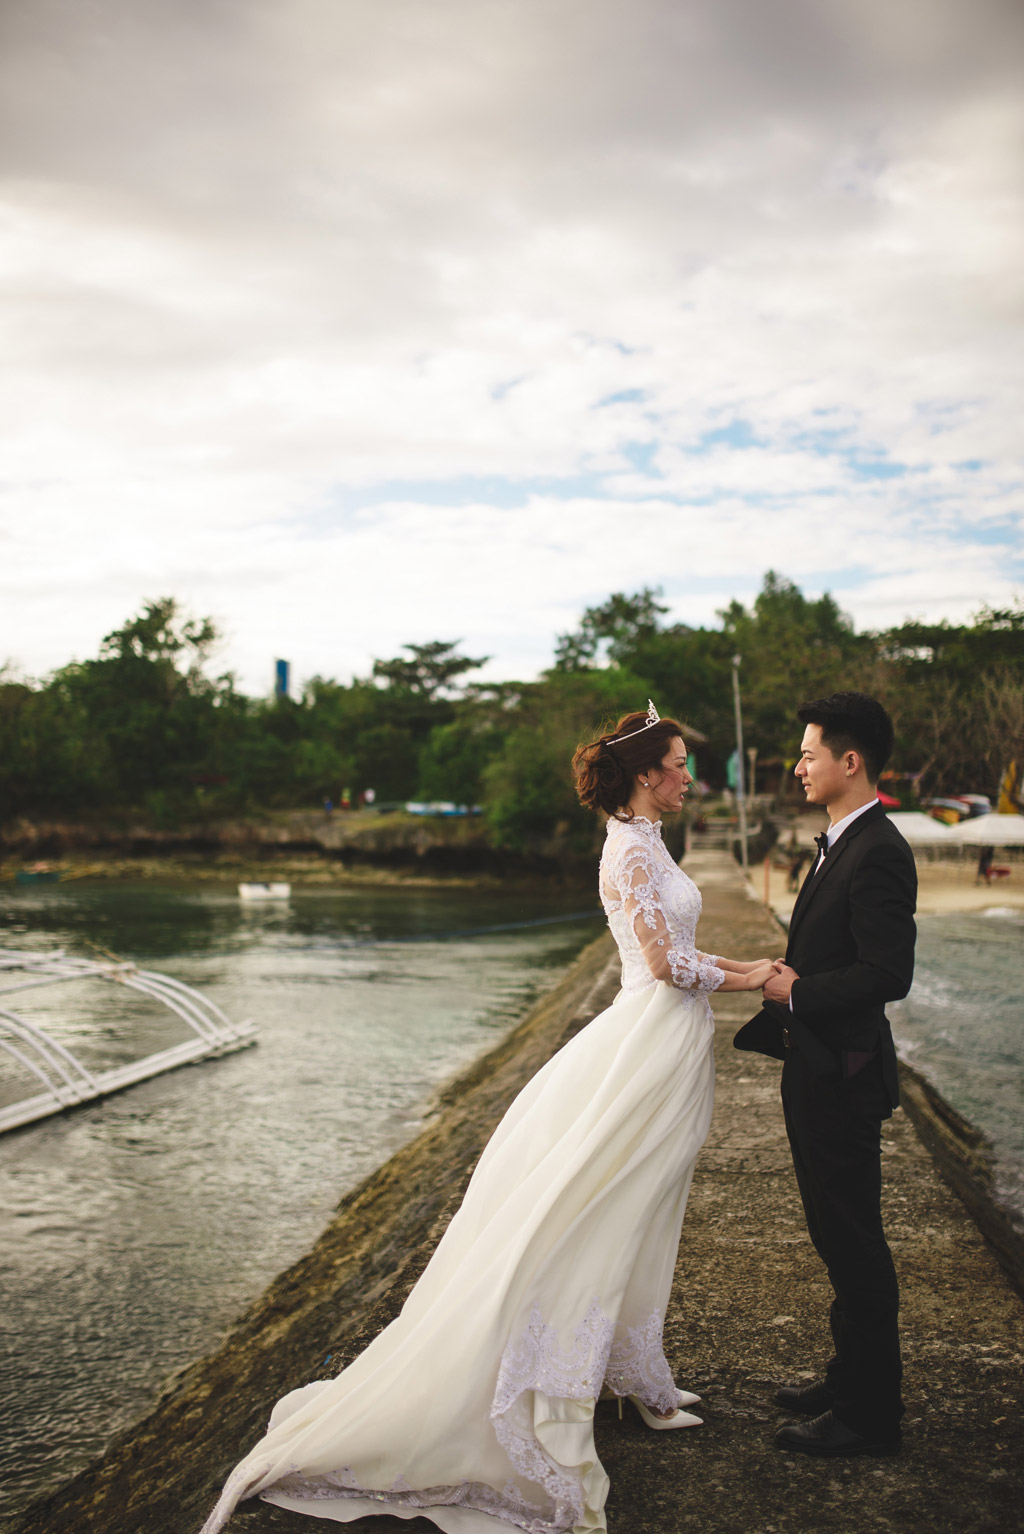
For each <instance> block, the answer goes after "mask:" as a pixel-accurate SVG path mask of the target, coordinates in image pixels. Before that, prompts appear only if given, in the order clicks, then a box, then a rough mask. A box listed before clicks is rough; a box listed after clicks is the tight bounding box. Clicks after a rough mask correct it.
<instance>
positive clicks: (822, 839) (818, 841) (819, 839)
mask: <svg viewBox="0 0 1024 1534" xmlns="http://www.w3.org/2000/svg"><path fill="white" fill-rule="evenodd" d="M814 845H815V846H816V847H817V849H818V851H819V852H820V853H821V855H822V857H823V858H827V857H828V832H827V831H822V833H821V835H820V836H816V837H815V838H814Z"/></svg>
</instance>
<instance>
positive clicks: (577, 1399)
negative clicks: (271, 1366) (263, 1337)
mask: <svg viewBox="0 0 1024 1534" xmlns="http://www.w3.org/2000/svg"><path fill="white" fill-rule="evenodd" d="M601 899H602V903H603V905H604V908H605V911H606V912H607V915H608V921H609V926H610V927H611V930H612V934H613V936H614V938H615V941H616V943H617V944H618V948H619V953H620V956H621V959H622V990H621V991H620V993H619V995H618V996H617V998H616V1000H615V1001H614V1002H613V1003H612V1005H611V1006H610V1007H609V1008H608V1009H607V1010H606V1011H605V1012H602V1013H601V1014H600V1015H599V1016H598V1017H595V1018H594V1020H593V1021H592V1022H591V1023H590V1024H588V1026H587V1027H586V1028H584V1029H583V1030H582V1031H581V1032H580V1033H579V1034H577V1035H576V1037H575V1038H573V1039H572V1040H571V1041H570V1042H569V1043H568V1044H567V1045H566V1046H565V1047H564V1048H563V1049H561V1050H560V1051H559V1052H558V1054H556V1055H555V1056H554V1057H553V1058H552V1059H551V1060H550V1061H549V1062H548V1063H547V1065H545V1066H544V1067H543V1069H542V1070H540V1071H539V1072H538V1073H537V1075H536V1076H534V1078H533V1080H532V1081H531V1082H530V1083H529V1084H528V1085H527V1086H526V1087H525V1088H524V1089H523V1091H522V1092H520V1094H519V1096H518V1097H517V1098H516V1100H515V1101H514V1102H513V1103H512V1105H511V1107H510V1108H509V1110H508V1112H507V1113H506V1114H505V1117H504V1118H503V1119H502V1121H501V1123H500V1124H499V1125H498V1128H497V1129H496V1130H495V1132H494V1135H493V1137H492V1139H491V1141H490V1143H489V1144H488V1146H487V1148H486V1150H485V1151H484V1153H483V1156H482V1157H481V1158H480V1162H479V1164H478V1166H477V1168H476V1171H475V1172H474V1173H473V1177H472V1180H471V1182H470V1184H469V1187H468V1189H467V1190H466V1196H465V1198H464V1200H463V1202H462V1206H461V1208H460V1209H459V1211H458V1213H457V1214H456V1215H455V1217H454V1218H453V1220H452V1221H451V1224H450V1225H449V1226H448V1229H447V1230H446V1232H445V1234H444V1237H443V1238H442V1240H441V1242H440V1244H439V1246H438V1248H437V1250H436V1251H435V1253H434V1255H433V1257H432V1258H431V1260H430V1263H429V1265H428V1267H427V1268H426V1270H425V1272H424V1273H423V1276H422V1277H421V1278H420V1280H419V1282H418V1283H417V1285H416V1287H415V1288H414V1289H413V1291H412V1293H411V1294H410V1296H409V1298H408V1300H407V1301H406V1303H405V1306H404V1308H403V1310H402V1312H401V1314H400V1315H399V1316H398V1317H397V1318H396V1319H395V1320H394V1321H393V1322H392V1323H391V1325H390V1326H388V1327H387V1328H386V1329H385V1330H384V1331H383V1332H381V1334H380V1335H379V1336H378V1337H377V1338H375V1340H374V1341H373V1342H372V1343H371V1344H370V1346H369V1347H368V1348H367V1349H366V1350H365V1352H363V1353H362V1354H360V1356H359V1357H358V1358H357V1359H356V1360H355V1361H354V1362H353V1363H352V1364H351V1365H350V1366H349V1367H348V1368H347V1369H345V1370H344V1371H343V1372H342V1373H341V1374H339V1375H338V1376H337V1378H336V1379H333V1380H326V1381H323V1380H321V1381H316V1382H315V1383H313V1384H311V1385H306V1386H304V1387H303V1388H302V1389H299V1390H295V1391H292V1392H291V1394H290V1395H287V1396H285V1397H284V1398H283V1399H282V1400H281V1401H279V1402H278V1404H277V1406H276V1407H275V1408H274V1411H273V1414H272V1416H271V1419H270V1427H269V1429H268V1431H267V1434H266V1436H265V1437H264V1438H263V1439H262V1440H261V1441H260V1442H259V1443H258V1444H257V1445H256V1447H255V1448H254V1449H253V1450H252V1451H251V1452H250V1453H249V1454H248V1455H247V1456H246V1458H245V1459H244V1460H243V1461H242V1462H241V1464H240V1465H239V1466H238V1467H237V1468H236V1469H235V1471H234V1472H233V1473H232V1475H231V1476H230V1478H229V1480H228V1482H227V1484H226V1486H225V1489H224V1492H223V1494H222V1496H221V1499H220V1501H219V1502H218V1504H217V1507H216V1509H215V1510H214V1512H213V1514H212V1515H211V1517H210V1518H209V1520H208V1521H207V1523H206V1524H205V1525H204V1528H203V1531H202V1534H216V1531H217V1530H220V1529H221V1528H223V1526H224V1524H225V1523H226V1522H227V1521H228V1519H229V1518H230V1516H231V1512H232V1510H233V1509H234V1507H235V1506H236V1504H237V1503H238V1502H240V1501H241V1500H243V1499H244V1498H247V1497H251V1496H254V1495H257V1494H258V1495H261V1496H262V1497H264V1498H265V1500H267V1501H268V1502H273V1503H276V1504H277V1505H278V1506H279V1507H286V1508H292V1509H294V1510H295V1511H296V1512H299V1513H305V1514H306V1515H307V1516H308V1517H312V1518H321V1519H326V1520H328V1521H330V1520H333V1521H334V1522H336V1523H348V1522H351V1521H352V1520H354V1519H357V1518H361V1517H364V1516H366V1515H367V1514H369V1513H377V1514H379V1513H383V1512H388V1513H390V1514H391V1515H392V1516H397V1517H399V1518H415V1517H426V1518H428V1519H430V1520H431V1521H432V1522H433V1523H434V1524H436V1525H437V1527H438V1528H439V1529H441V1530H444V1531H445V1534H509V1529H510V1528H512V1529H520V1530H524V1531H526V1534H569V1531H574V1534H583V1531H585V1530H586V1531H592V1530H602V1529H604V1528H605V1527H606V1524H605V1520H604V1505H605V1500H606V1498H607V1494H608V1478H607V1476H606V1475H605V1473H604V1470H603V1468H602V1466H601V1463H600V1461H599V1460H598V1458H597V1455H596V1453H595V1450H594V1435H593V1416H594V1402H595V1400H596V1398H597V1396H598V1395H599V1394H600V1392H601V1389H602V1386H605V1385H607V1386H608V1387H610V1389H611V1390H612V1391H614V1392H615V1393H616V1394H617V1395H626V1394H631V1395H636V1396H638V1397H639V1398H640V1399H641V1400H642V1401H643V1402H644V1403H645V1404H646V1405H647V1406H649V1407H651V1408H654V1409H656V1410H658V1411H665V1410H669V1409H671V1408H673V1407H674V1406H675V1405H676V1400H677V1398H676V1387H675V1384H674V1381H673V1378H672V1375H671V1372H670V1370H669V1367H668V1364H667V1363H666V1361H665V1357H664V1354H663V1352H662V1328H663V1324H664V1317H665V1309H666V1306H667V1304H668V1299H669V1291H670V1288H671V1284H672V1275H673V1271H674V1268H675V1262H676V1252H677V1247H678V1244H679V1234H680V1229H681V1226H682V1220H683V1212H684V1210H685V1207H686V1199H687V1195H688V1193H689V1190H690V1181H691V1178H692V1175H693V1167H694V1162H695V1160H696V1157H697V1153H698V1151H699V1150H700V1147H701V1145H702V1144H703V1141H704V1139H705V1136H706V1135H707V1131H708V1125H709V1123H710V1119H711V1106H712V1099H713V1095H714V1057H713V1053H712V1038H713V1033H714V1023H713V1019H712V1016H711V1008H710V1006H709V1005H708V1001H707V996H706V992H708V991H711V990H715V989H717V987H718V986H719V985H721V983H722V981H723V979H724V975H723V972H722V971H721V970H720V969H718V968H717V966H716V965H715V963H714V960H713V958H712V957H710V956H708V955H705V954H701V953H698V952H697V950H696V949H695V947H694V936H695V932H696V926H697V919H698V917H699V915H700V894H699V893H698V891H697V888H696V886H695V885H694V884H693V883H692V881H691V880H690V879H688V878H687V877H686V875H685V874H684V873H683V872H682V870H681V869H680V868H678V867H677V865H676V864H675V863H674V862H673V860H672V858H671V856H670V854H669V853H668V851H667V850H666V848H665V845H664V843H663V842H662V839H661V826H660V822H657V823H652V822H651V821H649V820H645V819H643V818H640V817H637V818H635V819H633V820H632V821H630V822H628V823H623V822H620V821H618V820H610V821H609V823H608V833H607V839H606V842H605V849H604V853H603V856H602V859H601Z"/></svg>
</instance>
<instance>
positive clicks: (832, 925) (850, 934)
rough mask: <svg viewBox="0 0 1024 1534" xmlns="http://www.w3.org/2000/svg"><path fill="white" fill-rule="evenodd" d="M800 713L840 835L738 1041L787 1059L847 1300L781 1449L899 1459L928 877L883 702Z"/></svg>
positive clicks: (811, 790) (810, 766) (815, 1234)
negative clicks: (908, 831)
mask: <svg viewBox="0 0 1024 1534" xmlns="http://www.w3.org/2000/svg"><path fill="white" fill-rule="evenodd" d="M797 717H798V718H799V719H800V722H801V723H802V724H803V725H804V726H805V728H804V737H803V741H802V743H801V747H800V760H799V761H798V762H797V765H796V769H795V771H796V776H797V777H798V778H799V779H800V781H801V783H802V784H803V790H804V797H805V799H806V800H807V803H808V804H816V805H822V806H824V808H825V809H827V811H828V816H829V821H830V824H829V828H828V832H827V834H823V835H822V836H820V837H819V838H818V847H819V850H818V854H817V856H816V857H815V859H814V861H813V862H812V864H811V867H810V870H809V872H808V874H807V877H806V879H805V880H804V883H803V886H802V887H801V890H800V893H799V894H798V896H797V899H796V904H795V906H794V907H793V915H792V919H791V922H790V928H789V945H788V947H787V949H786V957H785V960H780V961H779V962H778V964H777V966H776V968H777V974H776V975H774V976H773V977H772V978H771V979H770V980H769V981H768V982H767V984H766V985H765V987H764V998H765V999H764V1006H763V1008H762V1010H761V1011H760V1012H759V1013H758V1014H757V1016H756V1017H754V1018H751V1020H750V1022H749V1023H747V1024H745V1026H744V1027H743V1028H741V1029H740V1031H739V1033H738V1034H737V1035H736V1039H735V1044H736V1047H737V1049H752V1050H758V1051H760V1052H761V1053H763V1054H768V1055H774V1056H775V1057H776V1058H777V1059H780V1060H782V1061H783V1062H784V1063H783V1067H782V1106H783V1111H784V1113H785V1119H786V1132H787V1134H788V1135H789V1144H790V1148H791V1150H792V1153H793V1166H794V1169H795V1171H796V1180H797V1186H798V1187H799V1189H800V1197H801V1199H802V1200H803V1206H804V1213H805V1215H806V1218H807V1229H808V1232H809V1233H810V1237H811V1240H812V1242H813V1243H814V1247H815V1250H816V1251H817V1253H818V1255H819V1257H820V1258H821V1260H822V1261H823V1262H824V1264H825V1266H826V1268H827V1269H828V1276H829V1279H830V1280H831V1283H832V1289H833V1292H834V1298H833V1301H832V1310H831V1316H830V1320H831V1327H832V1339H833V1344H834V1348H835V1356H834V1357H833V1359H832V1360H831V1362H830V1363H829V1365H828V1367H827V1369H826V1371H825V1377H824V1379H821V1380H818V1381H816V1382H815V1383H814V1384H812V1385H805V1386H802V1387H800V1386H787V1387H784V1388H783V1389H781V1390H779V1392H778V1393H777V1395H776V1397H775V1399H776V1402H777V1403H778V1404H779V1405H780V1406H784V1407H786V1408H788V1410H790V1411H791V1412H796V1413H799V1414H800V1415H801V1416H802V1417H805V1418H806V1419H808V1420H806V1421H802V1422H793V1423H789V1424H787V1425H786V1426H785V1427H782V1428H780V1429H779V1431H778V1433H777V1434H776V1435H775V1439H776V1443H777V1444H778V1446H779V1448H781V1449H785V1450H788V1451H790V1452H797V1453H802V1454H816V1455H828V1456H839V1455H850V1454H895V1453H897V1452H898V1451H899V1447H900V1418H901V1417H902V1415H903V1402H902V1399H901V1396H900V1378H901V1375H902V1366H901V1362H900V1344H899V1329H898V1323H897V1315H898V1310H899V1290H898V1288H897V1284H896V1271H895V1269H894V1267H893V1262H892V1256H891V1254H890V1251H889V1247H888V1245H887V1243H886V1239H885V1233H884V1231H883V1229H882V1212H881V1188H882V1167H881V1125H882V1120H883V1119H887V1118H889V1117H890V1115H891V1114H892V1110H893V1109H894V1108H895V1107H896V1106H897V1104H898V1102H899V1088H898V1083H897V1070H896V1052H895V1049H894V1047H893V1042H892V1034H891V1032H890V1029H889V1023H888V1021H887V1019H886V1016H885V1003H886V1002H887V1001H896V1000H897V999H898V998H900V997H902V996H905V995H906V994H907V992H908V991H909V989H910V982H911V979H912V977H913V972H914V936H915V930H914V906H915V900H916V894H917V871H916V868H915V866H914V857H913V853H912V852H911V851H910V848H909V847H908V846H907V844H906V842H905V841H904V840H903V838H902V836H900V834H899V832H898V831H897V830H896V829H895V827H894V826H893V825H892V824H891V822H890V821H889V819H888V818H887V816H886V814H885V811H884V810H883V808H882V806H881V804H880V803H879V802H878V798H877V794H876V784H877V782H878V778H879V774H880V773H881V771H882V768H883V767H884V766H885V764H886V762H887V761H888V759H889V754H890V752H891V750H892V743H893V728H892V721H891V720H890V718H889V715H888V714H887V713H886V711H885V709H884V708H883V707H882V705H881V704H880V703H879V702H877V701H876V700H875V699H874V698H870V697H868V696H867V695H866V694H865V693H860V692H839V693H833V694H832V696H831V697H828V698H820V699H817V700H816V701H815V702H813V703H805V704H804V706H803V707H802V708H800V709H798V710H797Z"/></svg>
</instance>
